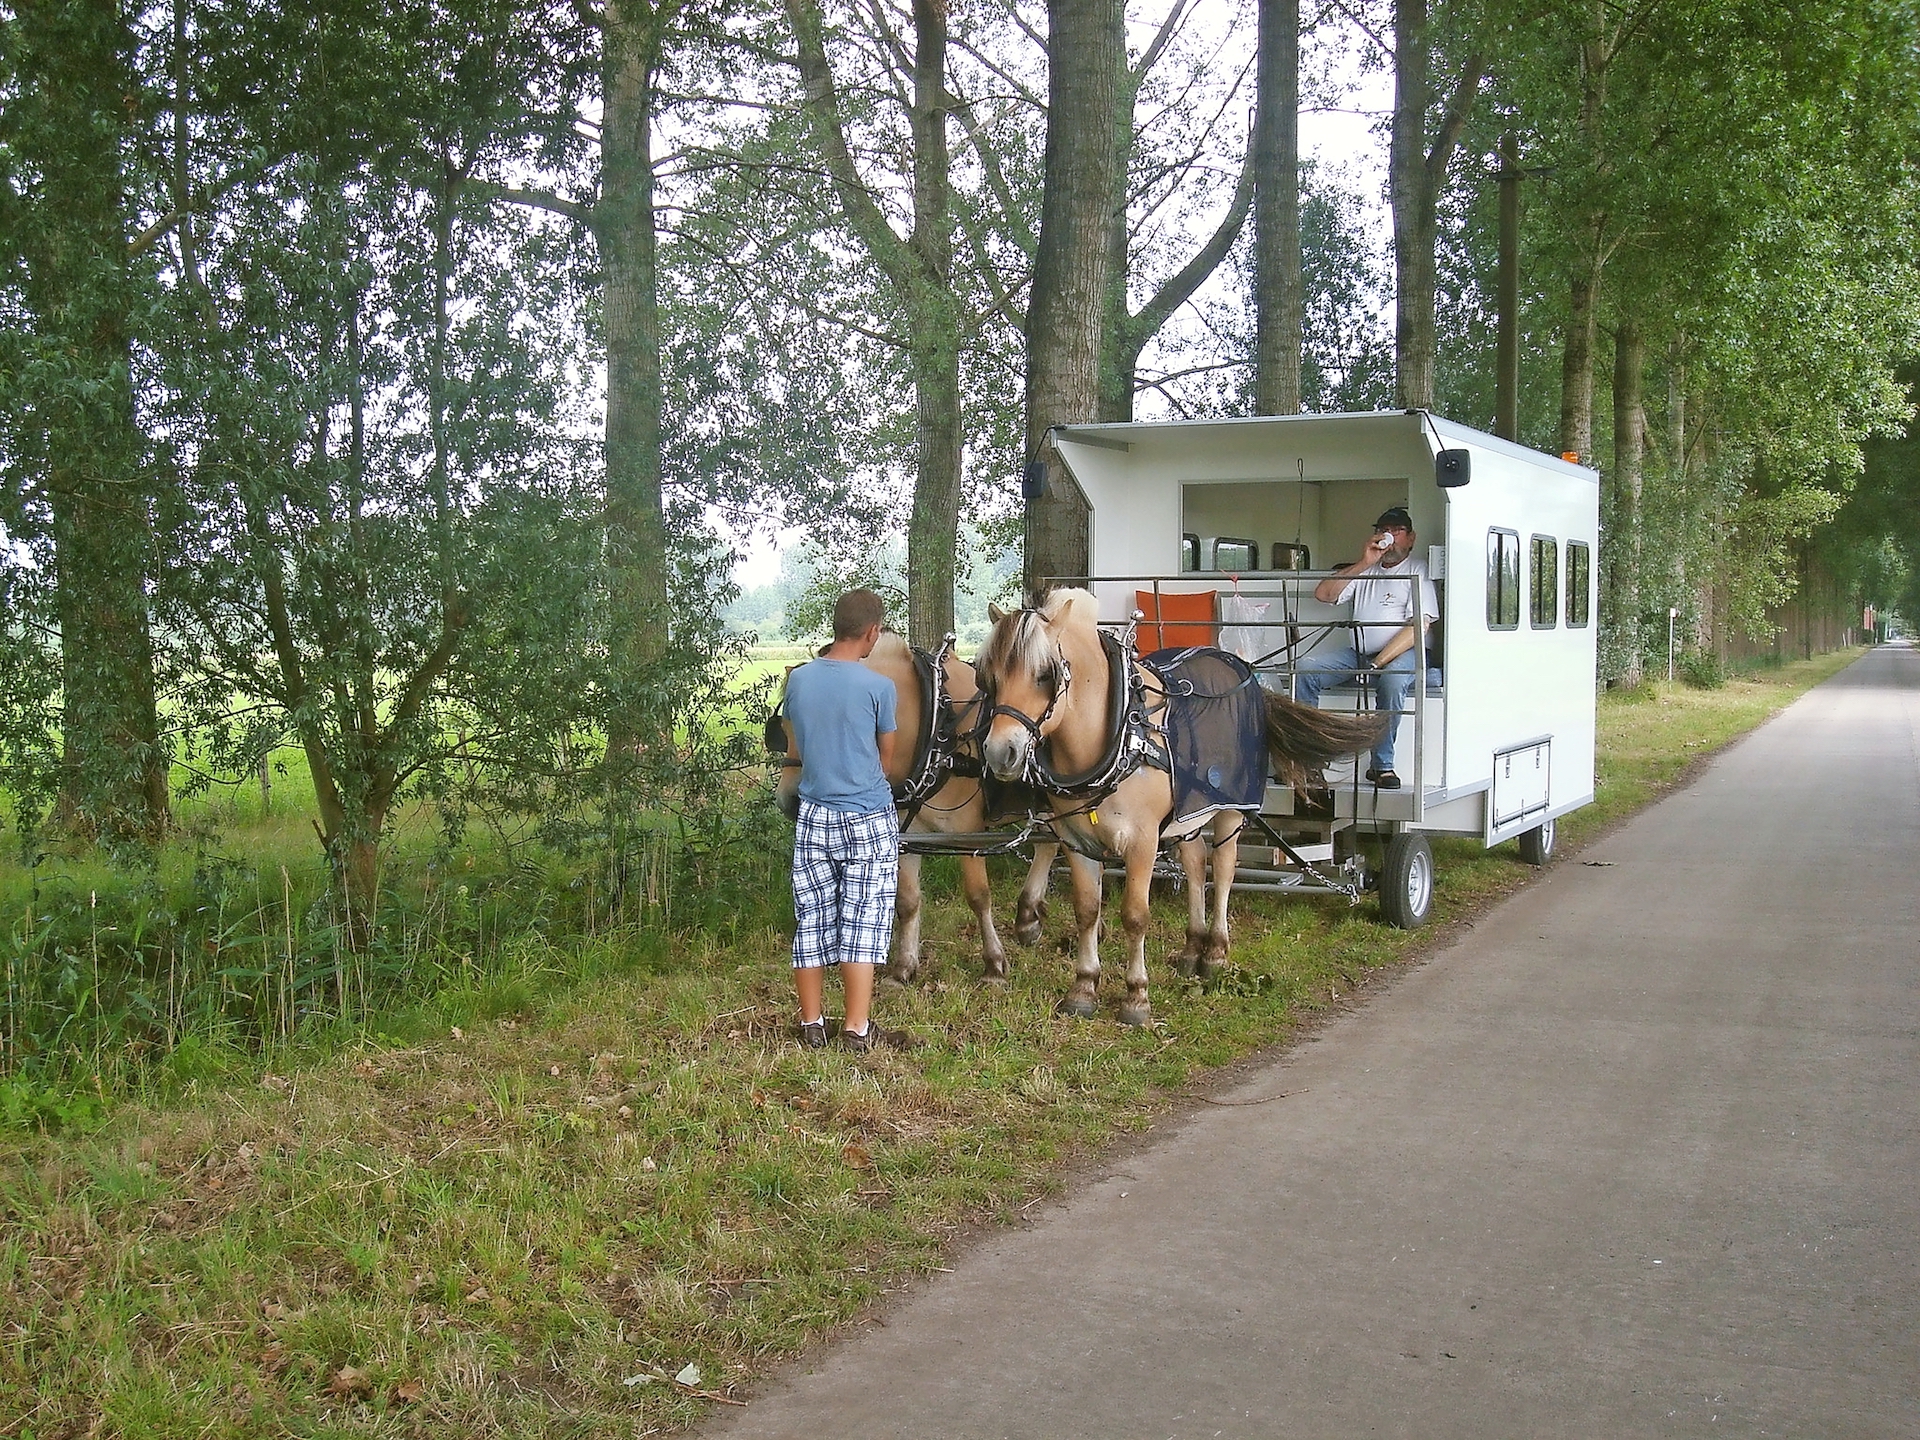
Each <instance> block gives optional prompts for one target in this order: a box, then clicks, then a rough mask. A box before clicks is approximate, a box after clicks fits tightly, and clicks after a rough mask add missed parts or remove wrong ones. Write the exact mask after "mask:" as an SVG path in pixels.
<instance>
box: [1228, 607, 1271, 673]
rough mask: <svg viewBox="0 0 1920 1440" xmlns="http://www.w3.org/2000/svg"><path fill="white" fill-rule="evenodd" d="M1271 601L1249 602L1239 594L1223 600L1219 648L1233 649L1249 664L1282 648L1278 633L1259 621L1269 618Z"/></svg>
mask: <svg viewBox="0 0 1920 1440" xmlns="http://www.w3.org/2000/svg"><path fill="white" fill-rule="evenodd" d="M1272 603H1273V602H1272V601H1271V600H1250V599H1248V598H1247V597H1246V596H1245V595H1241V594H1239V593H1238V592H1237V591H1236V592H1233V593H1230V594H1226V595H1222V596H1221V597H1220V648H1221V649H1222V650H1230V651H1232V652H1233V653H1234V654H1235V655H1238V656H1239V657H1240V658H1241V659H1242V660H1244V661H1246V662H1247V663H1248V664H1249V665H1251V664H1254V663H1255V662H1257V661H1258V660H1259V659H1260V658H1261V657H1262V656H1263V655H1266V654H1268V653H1269V652H1271V651H1274V650H1278V649H1279V648H1280V641H1279V639H1278V632H1277V631H1274V630H1270V629H1268V628H1267V627H1266V626H1264V625H1262V624H1261V623H1260V622H1261V621H1262V620H1265V619H1266V618H1267V607H1268V606H1269V605H1271V604H1272Z"/></svg>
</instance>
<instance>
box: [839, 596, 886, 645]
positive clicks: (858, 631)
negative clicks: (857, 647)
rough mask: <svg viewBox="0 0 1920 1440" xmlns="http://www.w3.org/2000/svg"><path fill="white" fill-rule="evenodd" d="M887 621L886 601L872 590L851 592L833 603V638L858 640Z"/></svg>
mask: <svg viewBox="0 0 1920 1440" xmlns="http://www.w3.org/2000/svg"><path fill="white" fill-rule="evenodd" d="M886 619H887V602H886V601H884V600H882V599H881V598H880V597H879V596H878V595H876V594H874V593H873V591H871V590H849V591H847V593H846V594H844V595H842V596H841V597H840V598H839V599H838V600H836V601H834V602H833V638H834V639H836V640H858V639H859V638H860V637H861V636H862V635H864V634H866V633H867V631H869V630H871V629H872V628H873V627H874V626H876V625H884V624H885V623H886Z"/></svg>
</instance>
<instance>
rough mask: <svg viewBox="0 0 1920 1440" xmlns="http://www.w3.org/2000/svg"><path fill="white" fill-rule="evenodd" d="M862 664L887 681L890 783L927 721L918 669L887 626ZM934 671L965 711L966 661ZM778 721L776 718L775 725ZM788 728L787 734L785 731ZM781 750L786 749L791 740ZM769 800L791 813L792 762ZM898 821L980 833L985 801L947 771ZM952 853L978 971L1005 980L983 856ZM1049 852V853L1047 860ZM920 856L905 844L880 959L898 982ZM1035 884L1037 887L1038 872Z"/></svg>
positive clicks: (795, 784)
mask: <svg viewBox="0 0 1920 1440" xmlns="http://www.w3.org/2000/svg"><path fill="white" fill-rule="evenodd" d="M862 663H863V664H865V665H866V667H867V668H868V669H869V670H872V671H874V672H875V673H877V674H879V675H883V676H885V677H886V678H887V679H888V680H890V681H892V682H893V688H894V694H895V697H896V698H895V702H894V724H895V725H896V727H897V728H898V733H899V735H900V737H901V742H902V743H899V744H896V745H895V746H894V748H893V764H892V766H891V767H889V769H888V771H887V780H888V782H889V783H890V784H892V785H894V786H895V787H896V788H897V787H898V786H899V785H900V784H901V783H902V782H903V781H904V780H905V779H906V778H907V775H908V773H909V771H910V770H911V768H912V767H913V764H914V761H915V759H916V758H918V757H917V755H916V750H917V749H918V746H917V745H916V743H915V742H916V739H917V738H918V737H919V736H920V735H921V732H922V727H923V726H924V725H925V724H926V721H927V716H926V715H925V713H924V709H925V700H924V697H923V695H922V693H921V688H920V675H919V672H918V671H917V670H916V669H915V668H914V663H913V651H912V650H911V649H909V648H908V646H907V642H906V640H905V638H904V637H902V636H900V635H898V634H896V633H894V632H893V631H891V630H883V631H881V632H880V640H879V643H878V644H876V645H875V646H874V647H873V653H872V654H871V655H869V656H868V657H867V658H866V660H865V661H863V662H862ZM942 673H943V675H944V676H945V680H946V694H947V701H948V705H949V706H950V707H951V708H954V709H957V710H962V711H968V710H970V708H971V707H972V706H973V705H974V704H975V703H977V697H978V693H979V687H978V685H977V684H976V682H975V680H974V675H973V667H972V666H971V665H968V664H967V663H965V662H964V661H962V660H959V659H957V658H955V656H954V655H953V654H952V652H951V651H948V652H947V653H946V654H945V656H944V663H943V665H942ZM785 723H786V721H785V717H784V716H783V717H782V718H781V724H782V725H784V724H785ZM788 734H789V736H791V732H790V731H789V732H788ZM786 751H787V753H789V754H790V753H792V740H791V738H789V740H788V742H787V746H786ZM777 798H778V800H779V803H780V808H781V810H782V811H783V812H784V813H785V814H786V816H787V818H788V819H793V818H794V817H796V816H798V815H799V813H800V771H799V770H798V769H797V768H796V767H793V766H788V767H785V768H783V769H782V770H781V772H780V783H779V787H778V790H777ZM902 821H903V829H904V831H905V832H906V833H908V834H913V833H919V834H933V835H977V834H980V833H982V832H984V831H985V830H986V829H987V801H986V796H985V795H984V793H983V792H982V790H981V787H980V781H979V780H978V779H976V778H972V777H969V776H965V775H951V776H949V777H948V778H947V781H946V783H945V784H943V785H942V786H941V787H940V788H939V789H938V790H935V791H934V792H933V794H932V795H930V796H928V797H927V799H926V800H925V802H924V803H922V804H921V805H920V806H919V807H917V809H915V811H914V812H913V813H912V814H911V815H905V816H902ZM958 858H959V861H960V886H961V889H962V890H963V891H964V892H965V893H966V897H967V905H968V907H969V908H971V909H972V911H973V918H974V921H975V923H976V924H977V925H978V927H979V930H980V962H981V974H982V976H983V977H984V978H985V979H987V980H990V981H995V982H998V981H1004V980H1005V979H1006V978H1007V952H1006V948H1005V946H1003V945H1002V944H1001V943H1000V934H999V932H998V931H997V930H996V929H995V928H994V924H993V896H992V892H991V891H990V890H989V888H988V885H987V862H986V861H985V860H984V859H982V858H981V857H980V856H978V855H961V856H959V857H958ZM1051 858H1052V854H1051V852H1050V851H1049V852H1048V859H1049V860H1051ZM920 860H921V857H920V856H919V855H916V854H914V853H913V852H912V851H910V850H909V851H906V852H905V853H903V854H902V855H901V856H900V890H899V894H898V895H897V897H896V898H895V900H894V910H893V915H894V923H893V950H892V952H891V954H890V956H889V957H888V961H887V975H888V977H889V978H891V979H894V980H898V981H901V982H902V983H903V984H904V983H911V982H912V981H913V980H914V979H915V978H916V977H917V976H918V975H919V973H920V918H921V911H922V908H923V907H922V896H921V891H920ZM1041 882H1042V888H1043V889H1044V885H1045V873H1044V872H1042V875H1041Z"/></svg>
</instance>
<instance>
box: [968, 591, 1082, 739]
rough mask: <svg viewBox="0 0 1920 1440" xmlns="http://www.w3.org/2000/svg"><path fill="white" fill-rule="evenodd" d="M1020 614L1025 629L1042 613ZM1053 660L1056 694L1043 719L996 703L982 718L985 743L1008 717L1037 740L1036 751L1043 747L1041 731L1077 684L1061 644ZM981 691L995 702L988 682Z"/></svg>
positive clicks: (981, 734)
mask: <svg viewBox="0 0 1920 1440" xmlns="http://www.w3.org/2000/svg"><path fill="white" fill-rule="evenodd" d="M1019 614H1020V623H1021V624H1022V625H1024V624H1026V623H1027V620H1028V619H1029V618H1031V619H1034V620H1040V612H1039V611H1038V610H1035V609H1032V608H1031V607H1029V608H1026V609H1022V610H1021V611H1020V612H1019ZM1040 623H1041V624H1043V625H1044V624H1045V623H1046V622H1045V621H1044V620H1041V621H1040ZM1053 660H1054V666H1053V675H1054V680H1053V691H1052V693H1051V694H1049V695H1048V696H1047V708H1046V709H1044V710H1042V711H1041V712H1040V718H1039V719H1037V720H1036V719H1035V718H1034V717H1033V716H1031V715H1029V714H1027V712H1026V711H1024V710H1021V709H1018V708H1016V707H1015V706H1012V705H1001V704H999V703H998V702H996V703H994V704H993V705H991V706H989V707H987V708H986V709H985V710H984V711H983V712H982V714H981V716H980V721H979V724H978V727H977V733H978V734H979V737H980V738H981V740H982V741H984V740H985V739H986V735H987V730H988V728H989V727H990V726H991V725H992V724H993V722H994V720H995V719H996V718H997V717H999V716H1001V715H1005V716H1007V717H1008V718H1009V719H1011V720H1015V721H1018V722H1019V723H1020V725H1021V726H1022V727H1023V728H1024V729H1025V730H1026V732H1027V733H1028V734H1029V735H1031V736H1032V737H1033V743H1034V745H1035V747H1036V748H1037V747H1038V746H1039V744H1040V740H1041V735H1040V727H1041V726H1043V725H1045V724H1046V723H1047V721H1048V720H1050V719H1052V718H1053V712H1054V711H1055V710H1056V709H1058V708H1059V705H1060V701H1061V698H1062V697H1063V696H1064V695H1065V694H1066V693H1067V690H1068V688H1069V687H1070V686H1071V685H1072V684H1073V664H1072V662H1071V661H1069V660H1068V659H1067V657H1066V655H1065V654H1063V653H1062V652H1061V649H1060V647H1059V646H1058V645H1057V644H1056V645H1055V646H1054V647H1053ZM975 668H976V670H977V669H978V667H977V666H976V667H975ZM980 689H981V692H982V694H984V695H985V696H986V697H987V698H988V699H989V700H992V699H993V695H994V692H993V688H992V686H991V685H990V684H989V683H988V682H987V681H986V680H984V679H983V680H982V681H981V685H980ZM1028 763H1029V766H1031V763H1032V762H1031V760H1029V762H1028Z"/></svg>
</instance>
